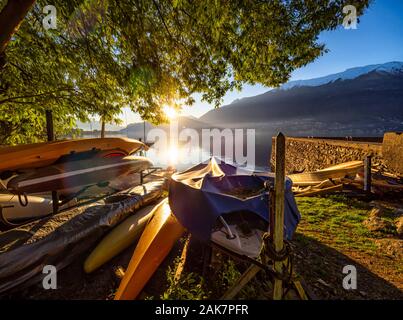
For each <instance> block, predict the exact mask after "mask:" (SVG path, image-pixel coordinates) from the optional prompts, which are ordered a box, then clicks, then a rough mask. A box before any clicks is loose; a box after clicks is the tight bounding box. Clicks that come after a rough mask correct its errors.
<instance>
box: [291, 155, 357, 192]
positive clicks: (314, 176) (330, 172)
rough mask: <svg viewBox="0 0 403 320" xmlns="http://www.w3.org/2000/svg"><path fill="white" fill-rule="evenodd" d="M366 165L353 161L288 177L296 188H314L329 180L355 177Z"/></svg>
mask: <svg viewBox="0 0 403 320" xmlns="http://www.w3.org/2000/svg"><path fill="white" fill-rule="evenodd" d="M363 167H364V164H363V162H362V161H351V162H346V163H342V164H339V165H335V166H332V167H329V168H325V169H322V170H318V171H313V172H304V173H296V174H290V175H288V178H290V179H291V180H292V182H293V185H295V186H312V185H317V184H320V183H321V182H323V181H325V180H328V179H342V178H345V177H347V176H353V177H354V176H355V175H356V174H357V173H358V172H359V171H360V170H362V168H363Z"/></svg>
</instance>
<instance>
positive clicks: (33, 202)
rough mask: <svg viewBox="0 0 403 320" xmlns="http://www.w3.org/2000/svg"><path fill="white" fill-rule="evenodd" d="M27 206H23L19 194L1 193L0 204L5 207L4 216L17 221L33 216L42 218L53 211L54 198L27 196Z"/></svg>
mask: <svg viewBox="0 0 403 320" xmlns="http://www.w3.org/2000/svg"><path fill="white" fill-rule="evenodd" d="M27 201H28V204H27V206H22V205H21V203H20V201H19V200H18V196H16V195H14V194H0V206H1V207H2V208H3V209H2V213H3V217H4V218H5V219H6V220H9V221H12V222H16V221H22V220H26V219H32V218H40V217H43V216H46V215H48V214H50V213H52V210H53V206H52V200H51V199H49V198H45V197H40V196H27Z"/></svg>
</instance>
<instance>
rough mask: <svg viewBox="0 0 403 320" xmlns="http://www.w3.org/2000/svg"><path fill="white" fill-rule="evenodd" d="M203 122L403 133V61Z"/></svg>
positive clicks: (291, 86) (244, 103) (287, 90)
mask: <svg viewBox="0 0 403 320" xmlns="http://www.w3.org/2000/svg"><path fill="white" fill-rule="evenodd" d="M200 120H201V121H202V122H205V123H209V124H211V125H214V126H220V127H232V128H234V127H240V128H245V127H250V128H267V129H268V130H270V132H272V131H273V132H275V131H276V130H282V131H285V132H286V133H288V134H291V135H316V136H318V135H321V136H329V135H333V136H345V135H357V136H363V135H366V136H374V135H382V133H383V132H384V131H389V130H396V131H402V130H403V62H390V63H386V64H382V65H371V66H366V67H360V68H353V69H348V70H346V71H345V72H342V73H337V74H334V75H329V76H326V77H322V78H317V79H310V80H301V81H294V82H289V83H288V84H286V85H283V86H282V87H281V88H279V89H275V90H270V91H268V92H266V93H263V94H261V95H257V96H254V97H248V98H243V99H240V100H236V101H234V102H233V103H231V104H229V105H226V106H223V107H221V108H219V109H214V110H211V111H209V112H207V113H206V114H204V115H203V116H202V117H201V118H200Z"/></svg>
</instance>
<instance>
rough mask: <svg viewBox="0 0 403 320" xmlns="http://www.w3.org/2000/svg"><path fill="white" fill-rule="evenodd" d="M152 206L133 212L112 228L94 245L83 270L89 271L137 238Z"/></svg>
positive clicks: (149, 215)
mask: <svg viewBox="0 0 403 320" xmlns="http://www.w3.org/2000/svg"><path fill="white" fill-rule="evenodd" d="M152 210H153V206H148V207H145V208H143V209H141V210H140V211H138V212H135V213H134V215H132V216H131V217H129V218H127V219H126V220H125V221H123V222H122V223H121V224H119V225H118V226H117V227H116V228H114V229H113V230H112V231H111V232H110V233H109V234H108V235H107V236H106V237H105V238H103V239H102V240H101V242H100V243H99V244H98V245H97V246H96V247H95V249H94V250H93V251H92V252H91V254H90V255H89V256H88V257H87V259H86V260H85V262H84V271H85V272H86V273H91V272H93V271H94V270H96V269H98V268H99V267H100V266H102V265H103V264H104V263H106V262H107V261H109V260H110V259H112V258H113V257H115V256H116V255H118V254H119V253H120V252H122V251H123V250H124V249H126V248H127V247H129V246H130V245H131V244H132V243H134V242H135V241H136V240H138V239H139V238H140V236H141V233H142V232H143V230H144V228H145V226H146V224H147V222H148V221H149V220H150V218H151V217H152V214H153V213H154V212H153V211H152Z"/></svg>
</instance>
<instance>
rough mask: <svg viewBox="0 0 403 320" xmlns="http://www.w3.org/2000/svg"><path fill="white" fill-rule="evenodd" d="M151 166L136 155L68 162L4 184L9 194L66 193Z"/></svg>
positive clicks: (40, 169)
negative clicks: (60, 191)
mask: <svg viewBox="0 0 403 320" xmlns="http://www.w3.org/2000/svg"><path fill="white" fill-rule="evenodd" d="M151 165H152V163H151V162H150V160H148V159H147V158H144V157H136V156H127V157H111V158H94V159H86V160H77V161H68V162H62V163H58V164H55V165H51V166H48V167H43V168H38V169H33V170H31V171H28V172H26V173H23V174H20V175H18V176H16V177H15V178H12V179H11V180H9V181H8V183H7V189H8V190H9V191H11V192H13V193H39V192H47V191H57V190H64V191H66V190H68V189H74V188H76V187H84V186H88V185H92V184H97V183H100V182H106V181H109V180H111V179H114V178H116V177H118V176H121V175H124V174H131V173H134V172H140V171H142V170H145V169H148V168H149V167H151Z"/></svg>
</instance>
